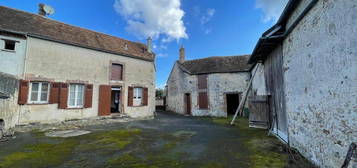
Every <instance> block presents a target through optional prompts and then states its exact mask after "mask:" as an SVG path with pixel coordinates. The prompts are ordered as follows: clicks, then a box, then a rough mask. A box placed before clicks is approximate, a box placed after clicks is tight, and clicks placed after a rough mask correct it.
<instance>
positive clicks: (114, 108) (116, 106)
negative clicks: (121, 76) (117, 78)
mask: <svg viewBox="0 0 357 168" xmlns="http://www.w3.org/2000/svg"><path fill="white" fill-rule="evenodd" d="M120 95H121V88H120V87H112V91H111V104H110V112H111V113H120V104H121V99H120V97H121V96H120Z"/></svg>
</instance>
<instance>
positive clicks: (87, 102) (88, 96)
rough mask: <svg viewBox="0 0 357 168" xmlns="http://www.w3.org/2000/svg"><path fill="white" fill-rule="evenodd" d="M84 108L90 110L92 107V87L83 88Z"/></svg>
mask: <svg viewBox="0 0 357 168" xmlns="http://www.w3.org/2000/svg"><path fill="white" fill-rule="evenodd" d="M84 96H85V98H84V108H91V107H92V99H93V85H92V84H88V85H86V88H85V93H84Z"/></svg>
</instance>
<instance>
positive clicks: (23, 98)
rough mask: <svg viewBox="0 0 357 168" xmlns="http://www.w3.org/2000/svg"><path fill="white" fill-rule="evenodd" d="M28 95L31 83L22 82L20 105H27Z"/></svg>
mask: <svg viewBox="0 0 357 168" xmlns="http://www.w3.org/2000/svg"><path fill="white" fill-rule="evenodd" d="M28 93H29V81H27V80H20V87H19V99H18V103H19V104H20V105H24V104H26V103H27V98H28Z"/></svg>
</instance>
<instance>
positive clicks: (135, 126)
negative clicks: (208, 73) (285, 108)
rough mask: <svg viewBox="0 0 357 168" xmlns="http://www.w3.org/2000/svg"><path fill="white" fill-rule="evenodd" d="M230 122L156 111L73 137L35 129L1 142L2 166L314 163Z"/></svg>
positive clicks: (165, 167)
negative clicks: (152, 115) (48, 134)
mask: <svg viewBox="0 0 357 168" xmlns="http://www.w3.org/2000/svg"><path fill="white" fill-rule="evenodd" d="M228 123H229V118H199V117H184V116H179V115H175V114H170V113H166V112H160V113H158V116H157V117H156V118H155V119H153V120H145V121H133V122H129V123H114V124H109V125H98V126H88V127H83V128H81V129H83V130H89V131H91V132H92V133H90V134H86V135H81V136H77V137H69V138H54V137H46V136H44V133H43V132H38V131H36V130H34V131H32V132H30V133H21V134H18V135H17V138H16V139H15V140H12V141H8V142H4V143H0V149H1V150H0V168H8V167H11V168H23V167H26V168H31V167H34V168H47V167H58V168H84V167H86V168H87V167H107V168H110V167H124V168H142V167H149V168H161V167H162V168H171V167H182V168H185V167H187V168H196V167H197V168H200V167H201V168H220V167H228V168H229V167H232V168H249V167H251V168H260V167H267V168H270V167H271V168H282V167H289V168H293V167H304V168H306V167H312V166H311V165H310V164H309V163H308V162H307V161H305V160H303V159H299V158H300V155H298V154H296V153H294V152H290V150H288V149H287V148H286V147H285V146H284V145H282V144H281V143H280V142H279V141H278V140H277V139H275V138H274V137H270V136H267V132H266V131H265V130H259V129H251V128H248V127H247V125H248V121H247V120H246V119H239V120H238V121H237V124H236V125H235V126H229V125H228ZM289 153H294V154H293V155H291V154H289ZM296 160H298V161H296Z"/></svg>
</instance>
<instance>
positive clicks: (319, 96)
mask: <svg viewBox="0 0 357 168" xmlns="http://www.w3.org/2000/svg"><path fill="white" fill-rule="evenodd" d="M356 25H357V1H354V0H323V1H322V0H321V1H318V0H302V1H294V0H291V1H289V2H288V4H287V7H286V8H285V10H284V12H283V14H282V15H281V17H280V19H279V20H278V22H277V24H276V25H274V26H273V27H272V28H271V29H269V30H268V31H266V32H265V33H264V34H263V36H262V37H261V38H260V40H259V41H258V43H257V45H256V47H255V49H254V51H253V53H252V56H251V57H250V59H249V63H251V64H254V65H255V68H254V69H256V68H258V71H257V73H256V76H255V78H254V80H253V86H252V91H253V94H254V95H256V96H267V103H269V107H270V110H269V111H270V118H271V119H272V122H271V131H272V132H273V133H274V134H275V135H277V136H278V137H279V138H280V139H282V140H283V141H285V142H286V143H287V144H289V145H290V146H291V147H294V148H296V149H297V150H299V151H300V152H301V153H302V154H303V155H304V156H305V157H306V158H308V159H309V160H311V161H312V162H314V163H315V164H317V165H318V166H320V167H328V168H330V167H331V168H332V167H341V165H342V164H343V163H344V161H345V158H346V154H347V151H348V150H349V148H350V146H351V144H352V143H353V142H356V140H357V109H356V104H357V97H356V96H357V87H356V86H357V85H356V84H357V66H356V65H357V47H356V46H357V26H356ZM261 63H262V64H261ZM252 71H254V70H252ZM352 160H353V159H352ZM355 161H356V158H355ZM353 164H354V166H351V165H353ZM356 165H357V164H356V162H354V163H350V166H351V167H355V166H356Z"/></svg>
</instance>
